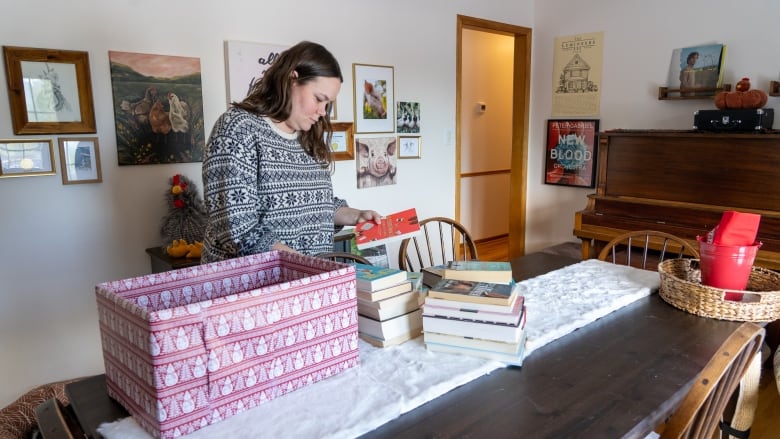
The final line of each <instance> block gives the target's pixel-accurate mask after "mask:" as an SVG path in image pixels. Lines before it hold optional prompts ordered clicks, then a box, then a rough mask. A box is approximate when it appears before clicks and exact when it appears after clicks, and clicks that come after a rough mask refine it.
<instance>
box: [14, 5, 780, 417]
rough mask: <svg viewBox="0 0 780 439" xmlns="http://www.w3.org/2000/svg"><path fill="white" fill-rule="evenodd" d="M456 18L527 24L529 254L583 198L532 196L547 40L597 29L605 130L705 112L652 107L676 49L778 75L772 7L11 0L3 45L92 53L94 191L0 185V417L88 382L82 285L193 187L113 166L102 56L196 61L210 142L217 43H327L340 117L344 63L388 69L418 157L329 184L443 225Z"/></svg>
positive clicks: (193, 167)
mask: <svg viewBox="0 0 780 439" xmlns="http://www.w3.org/2000/svg"><path fill="white" fill-rule="evenodd" d="M736 8H740V10H741V11H743V12H740V13H737V11H736ZM6 9H8V8H6ZM456 14H463V15H467V16H472V17H478V18H484V19H489V20H494V21H499V22H504V23H509V24H513V25H518V26H526V27H530V28H533V32H534V34H533V41H534V48H533V73H532V82H531V89H532V102H531V123H530V127H531V130H530V137H529V155H528V157H529V167H528V170H529V173H528V191H529V193H528V206H527V213H528V221H527V238H526V243H527V249H526V250H527V251H533V250H537V249H539V248H541V247H543V246H546V245H549V244H553V243H557V242H560V241H564V240H570V239H572V233H571V231H572V220H573V215H574V212H575V211H576V210H579V209H581V208H582V207H584V205H585V195H586V194H587V193H589V192H591V191H590V190H585V189H573V188H564V187H558V186H547V185H543V184H542V169H543V149H544V140H545V139H544V137H545V133H544V121H545V119H547V118H548V117H549V114H550V87H551V76H552V73H551V64H552V42H553V39H554V38H555V37H556V36H562V35H571V34H575V33H585V32H592V31H604V32H605V35H604V37H605V47H604V83H603V84H602V91H603V95H602V102H601V109H602V110H601V111H602V114H601V117H600V119H601V123H602V128H604V129H609V128H679V129H685V128H688V127H689V126H690V124H691V121H692V117H693V116H692V114H693V111H694V110H695V109H696V108H702V107H705V106H711V103H710V102H708V101H658V100H657V99H656V97H657V90H658V86H659V85H664V84H662V82H663V81H664V80H665V78H666V69H667V66H668V64H669V60H670V56H671V51H672V49H674V48H677V47H682V46H685V45H692V44H700V43H704V42H710V41H722V42H725V43H727V44H728V45H729V50H728V59H727V67H726V76H725V79H726V80H727V81H729V82H732V83H734V81H735V79H736V78H739V77H742V76H750V77H751V78H752V79H753V81H752V83H753V84H754V86H756V87H761V88H763V89H765V90H766V87H767V85H766V84H768V82H769V80H777V79H778V72H780V65H779V64H780V57H778V56H777V55H778V53H777V44H776V42H777V41H778V40H779V39H780V38H779V37H780V28H779V27H777V25H776V23H777V22H778V21H779V20H780V5H778V4H776V3H775V2H773V1H772V0H746V1H743V2H741V3H739V4H737V3H734V2H732V1H728V2H727V1H725V0H710V1H706V0H688V1H685V2H680V1H672V0H657V1H654V2H640V1H638V0H625V1H615V0H611V1H610V0H591V1H589V2H581V1H573V0H538V1H532V0H521V1H510V0H489V1H488V0H485V1H480V2H475V1H469V0H428V1H424V2H421V1H414V0H395V1H387V0H385V1H381V0H379V1H372V2H366V1H360V0H342V1H339V2H323V1H320V0H298V1H296V2H278V1H277V2H270V1H251V2H249V1H238V0H223V1H221V2H206V1H201V2H195V1H184V0H170V1H167V2H159V1H150V0H116V1H111V2H105V1H99V0H71V1H68V2H59V1H54V0H30V1H27V2H16V3H15V4H14V8H13V12H10V11H9V10H5V11H4V12H3V14H2V15H0V44H2V45H15V46H25V47H40V48H50V49H70V50H83V51H87V52H89V56H90V67H91V73H92V87H93V93H94V103H95V109H96V118H97V136H98V137H99V140H100V149H101V159H102V167H103V183H100V184H88V185H70V186H63V185H62V183H61V179H60V176H59V175H57V176H50V177H26V178H13V179H2V180H0V202H2V210H1V211H0V218H1V219H0V225H1V226H2V227H0V281H1V282H2V283H1V284H0V285H2V287H0V377H2V378H0V405H4V404H6V403H8V402H11V401H12V400H13V399H14V398H16V396H17V395H19V394H20V393H22V392H24V391H26V390H27V389H29V388H31V387H33V386H35V385H37V384H41V383H45V382H48V381H53V380H58V379H65V378H72V377H78V376H83V375H90V374H95V373H100V372H102V370H103V364H102V356H101V351H100V340H99V336H98V328H97V318H96V313H95V308H96V306H95V299H94V285H95V284H96V283H98V282H101V281H105V280H114V279H121V278H125V277H129V276H135V275H140V274H144V273H147V272H148V271H149V260H148V258H147V256H146V255H145V254H144V249H145V248H147V247H150V246H153V245H156V244H157V243H158V240H159V235H158V227H159V221H160V219H161V217H162V215H163V214H164V212H165V207H164V206H163V193H164V191H165V189H166V184H167V179H168V178H169V177H170V176H172V175H173V174H176V173H183V174H185V175H187V176H189V177H191V178H193V179H196V181H200V179H199V175H200V165H199V164H180V165H148V166H125V167H122V168H119V167H118V166H117V159H116V141H115V137H114V124H113V112H112V110H111V108H112V107H111V106H112V104H113V102H112V98H111V83H110V78H109V67H108V51H109V50H118V51H128V52H140V53H152V54H163V55H180V56H195V57H199V58H200V59H201V64H202V77H203V98H204V99H203V100H204V111H205V120H206V126H207V129H210V127H211V124H213V121H214V120H215V119H216V117H217V116H218V115H219V114H220V113H221V112H222V111H223V110H224V109H225V99H226V98H225V74H224V59H223V42H224V41H225V40H243V41H256V42H263V43H281V44H293V43H295V42H297V41H299V40H302V39H311V40H315V41H318V42H321V43H323V44H325V45H326V46H327V47H329V48H330V49H331V50H332V51H333V52H334V54H336V56H337V57H338V58H339V59H340V61H341V63H342V69H343V70H344V73H345V83H344V86H343V88H342V91H341V94H340V95H339V100H338V114H339V115H340V116H342V118H344V117H345V116H344V115H350V114H352V105H351V98H352V77H351V75H352V69H351V64H352V63H353V62H358V63H366V64H381V65H392V66H394V68H395V97H396V99H398V100H409V101H417V102H420V104H421V108H422V116H423V121H424V125H423V127H422V133H421V134H422V136H423V143H422V145H423V149H422V157H423V158H422V159H420V160H402V161H401V164H400V169H399V178H398V184H397V185H395V186H389V187H382V188H374V189H365V190H360V191H359V190H357V189H355V182H354V177H353V175H354V164H353V163H352V162H341V163H339V164H338V166H337V167H336V174H335V176H334V185H335V188H336V190H337V192H339V193H340V194H342V195H344V196H345V197H346V198H347V199H349V200H350V202H351V204H352V205H354V206H363V207H372V208H376V209H378V210H380V211H383V212H391V211H394V210H397V209H401V208H405V207H407V206H415V207H417V209H418V210H419V213H420V215H421V216H423V217H425V216H433V215H447V216H454V191H453V187H452V184H453V181H454V177H453V169H454V145H445V139H446V137H447V132H448V131H450V130H454V125H455V37H456V35H455V32H456ZM741 14H746V15H748V16H749V18H747V19H737V18H736V17H738V16H740V15H741ZM0 75H1V76H2V78H0V80H1V81H2V82H5V75H4V73H0ZM7 101H8V95H7V92H6V89H5V87H0V138H3V139H7V138H15V137H20V136H14V135H13V132H12V130H11V127H10V121H11V119H10V112H9V108H8V106H7V105H5V104H3V102H7ZM776 102H777V98H770V102H769V106H770V107H771V106H773V105H775V104H776ZM206 134H208V133H206ZM28 137H33V136H28ZM34 137H45V138H52V139H56V137H57V136H56V135H49V136H34ZM703 159H706V158H703ZM58 172H59V171H58ZM199 186H200V185H199ZM423 188H425V190H422V189H423Z"/></svg>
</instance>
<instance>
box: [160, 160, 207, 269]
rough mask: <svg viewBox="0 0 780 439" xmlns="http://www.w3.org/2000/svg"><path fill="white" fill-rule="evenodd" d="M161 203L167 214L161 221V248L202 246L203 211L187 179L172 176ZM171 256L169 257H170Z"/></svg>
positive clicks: (192, 185)
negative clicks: (184, 245) (185, 245)
mask: <svg viewBox="0 0 780 439" xmlns="http://www.w3.org/2000/svg"><path fill="white" fill-rule="evenodd" d="M169 188H170V189H168V191H166V193H165V200H166V204H167V206H168V213H167V214H166V215H165V216H164V217H163V219H162V226H161V228H160V235H161V236H162V239H163V248H164V249H168V247H171V248H172V249H173V248H175V247H177V246H175V245H173V244H175V243H182V241H183V243H184V244H195V245H197V244H198V243H202V242H203V233H204V231H205V228H206V209H205V207H204V205H203V200H202V199H201V198H200V196H199V195H198V190H197V188H196V186H195V184H194V183H192V181H190V179H188V178H187V177H185V176H183V175H181V174H176V175H174V176H173V177H171V179H170V181H169ZM172 256H173V255H172Z"/></svg>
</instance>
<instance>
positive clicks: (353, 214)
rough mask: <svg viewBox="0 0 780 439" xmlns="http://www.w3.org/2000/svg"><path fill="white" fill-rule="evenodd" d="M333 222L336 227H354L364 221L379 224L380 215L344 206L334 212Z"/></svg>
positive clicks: (371, 211)
mask: <svg viewBox="0 0 780 439" xmlns="http://www.w3.org/2000/svg"><path fill="white" fill-rule="evenodd" d="M333 220H334V222H335V223H336V225H338V226H354V225H356V224H359V223H364V222H366V221H371V222H373V223H375V224H379V223H380V222H381V221H382V215H380V214H379V213H378V212H377V211H375V210H360V209H355V208H353V207H346V206H344V207H341V208H339V209H338V210H337V211H336V215H335V217H334V218H333Z"/></svg>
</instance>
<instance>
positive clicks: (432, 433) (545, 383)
mask: <svg viewBox="0 0 780 439" xmlns="http://www.w3.org/2000/svg"><path fill="white" fill-rule="evenodd" d="M577 262H578V260H577V259H573V258H569V257H565V256H560V255H554V254H547V253H531V254H528V255H526V256H522V257H519V258H516V259H513V260H512V261H511V263H512V271H513V276H514V278H515V280H516V281H521V280H524V279H528V278H531V277H534V276H537V275H541V274H544V273H547V272H550V271H552V270H556V269H558V268H562V267H565V266H568V265H572V264H575V263H577ZM739 323H740V322H731V321H724V320H715V319H708V318H703V317H698V316H695V315H692V314H688V313H686V312H684V311H680V310H678V309H676V308H674V307H672V306H670V305H668V304H667V303H665V302H664V301H663V300H662V299H661V298H660V297H659V295H658V294H652V295H651V296H649V297H645V298H642V299H639V300H637V301H636V302H634V303H632V304H629V305H627V306H625V307H623V308H621V309H619V310H617V311H615V312H612V313H611V314H608V315H607V316H605V317H602V318H600V319H598V320H596V321H594V322H592V323H589V324H588V325H586V326H584V327H582V328H580V329H578V330H576V331H574V332H572V333H570V334H568V335H565V336H563V337H561V338H559V339H557V340H555V341H553V342H551V343H549V344H547V345H545V346H543V347H540V348H538V349H536V350H534V351H533V352H532V354H531V355H530V356H528V357H527V358H526V359H525V360H524V363H523V365H522V367H507V368H501V369H498V370H495V371H493V372H491V373H490V374H487V375H484V376H482V377H480V378H477V379H475V380H473V381H471V382H469V383H467V384H465V385H462V386H460V387H458V388H455V389H454V390H451V391H450V392H448V393H445V394H444V395H442V396H440V397H438V398H436V399H434V400H432V401H429V402H427V403H425V404H423V405H421V406H419V407H417V408H416V409H414V410H412V411H410V412H407V413H405V414H403V415H401V416H400V417H398V418H396V419H394V420H393V421H390V422H388V423H386V424H384V425H382V426H380V427H379V428H377V429H375V430H373V431H370V432H368V433H366V434H364V435H363V436H362V437H363V438H399V437H403V438H454V437H458V438H463V437H473V438H483V437H484V438H599V439H603V438H623V437H626V438H634V437H638V438H641V437H644V436H645V435H646V434H647V433H649V432H650V431H652V430H653V429H654V428H655V427H656V426H657V425H659V424H660V423H662V422H663V421H664V420H665V419H666V418H667V417H668V416H669V415H670V414H671V413H672V411H673V410H674V409H675V407H676V406H677V405H678V404H679V403H680V401H681V400H682V398H683V397H684V396H685V394H686V392H687V390H688V388H689V387H690V385H691V384H692V382H693V380H694V379H695V377H696V375H697V374H698V373H699V372H700V371H701V369H702V368H703V367H704V365H705V364H706V363H707V361H709V359H710V357H711V356H712V355H713V353H714V352H715V351H716V350H717V348H718V347H719V346H720V345H721V343H722V342H723V341H724V340H725V339H726V338H727V337H728V336H729V335H730V334H731V333H732V332H733V331H734V330H735V329H736V328H737V327H738V326H739ZM66 393H67V394H68V396H69V398H70V401H71V405H72V407H73V409H74V412H75V413H76V416H77V417H78V419H79V422H80V423H81V425H82V427H83V428H84V430H85V431H86V432H87V433H88V434H89V435H90V437H100V436H99V434H98V433H97V432H96V429H97V427H98V425H99V424H100V423H102V422H110V421H113V420H115V419H118V418H119V417H121V416H122V415H124V416H126V412H125V413H123V409H121V407H119V406H118V404H116V402H114V401H113V400H111V399H110V398H109V397H108V396H107V395H106V393H105V377H104V376H103V375H99V376H96V377H92V378H90V379H88V380H83V381H80V382H75V383H71V384H69V385H67V386H66Z"/></svg>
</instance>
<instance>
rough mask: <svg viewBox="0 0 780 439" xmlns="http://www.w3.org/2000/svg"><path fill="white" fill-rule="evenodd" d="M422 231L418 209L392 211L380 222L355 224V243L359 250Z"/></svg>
mask: <svg viewBox="0 0 780 439" xmlns="http://www.w3.org/2000/svg"><path fill="white" fill-rule="evenodd" d="M419 231H420V224H419V222H418V221H417V210H416V209H414V208H412V209H407V210H404V211H401V212H396V213H391V214H390V215H386V216H385V217H383V218H382V221H380V222H379V224H377V223H374V222H371V221H366V222H364V223H360V224H358V225H356V226H355V245H356V246H357V248H358V250H362V249H364V248H368V247H374V246H377V245H380V244H385V243H387V242H389V241H395V240H400V239H404V238H408V237H410V236H412V235H414V234H415V233H417V232H419Z"/></svg>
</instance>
